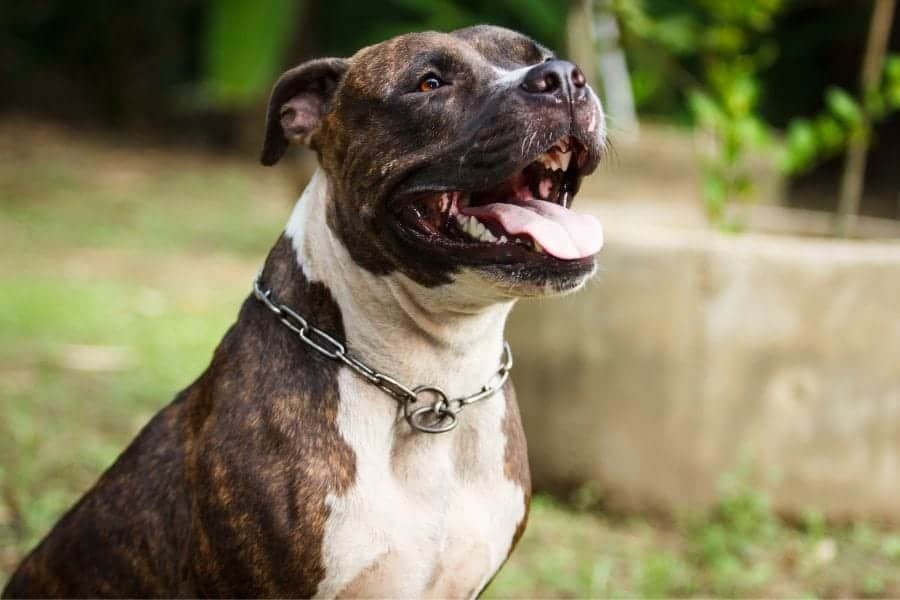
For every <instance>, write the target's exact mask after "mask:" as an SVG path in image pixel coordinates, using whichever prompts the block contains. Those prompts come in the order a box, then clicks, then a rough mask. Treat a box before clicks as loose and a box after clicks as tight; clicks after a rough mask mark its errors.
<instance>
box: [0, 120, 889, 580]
mask: <svg viewBox="0 0 900 600" xmlns="http://www.w3.org/2000/svg"><path fill="white" fill-rule="evenodd" d="M25 130H27V131H25ZM26 133H27V134H26ZM22 140H29V141H28V143H27V144H26V145H25V146H21V145H15V144H21V142H22ZM247 162H248V164H247V165H246V166H242V165H238V164H235V163H234V162H233V161H231V160H227V159H214V158H211V157H203V156H197V155H192V154H185V153H178V152H174V151H171V152H160V151H152V150H147V149H144V148H141V147H138V146H136V145H131V146H125V147H122V146H121V144H119V143H116V144H115V145H112V144H110V143H109V142H104V141H102V140H95V139H86V140H85V139H81V138H79V137H77V136H75V135H72V134H67V133H66V132H62V131H59V130H52V129H51V130H48V129H45V128H42V127H40V126H39V124H26V125H24V126H23V125H22V124H16V123H12V124H10V123H0V289H2V294H0V414H2V419H0V585H2V582H3V581H4V580H5V578H6V576H7V575H8V573H9V572H10V571H11V569H13V568H14V567H15V564H16V563H17V561H18V560H19V558H20V557H21V556H22V554H23V553H24V552H26V551H27V550H28V549H29V548H31V547H32V546H33V545H34V544H35V543H36V542H37V541H38V540H39V539H40V537H41V536H43V535H44V534H45V533H46V531H47V530H48V528H49V527H51V526H52V524H53V523H54V522H55V520H56V519H57V518H58V517H59V516H60V514H61V513H62V511H64V510H65V509H66V508H67V507H68V506H70V505H71V504H72V503H73V502H74V501H75V500H76V499H77V498H78V496H79V495H80V494H81V493H83V492H84V490H85V489H87V488H88V487H89V486H90V485H91V484H92V483H93V481H94V480H95V479H96V478H97V476H98V475H99V474H100V473H101V472H102V471H103V469H105V468H106V467H107V466H108V465H109V464H110V463H111V462H112V461H113V460H114V459H115V457H116V456H117V455H118V453H119V452H120V451H121V449H122V448H124V446H125V445H126V444H127V443H128V441H129V440H130V439H131V438H132V437H133V436H134V434H135V433H136V432H137V431H138V429H140V427H141V426H142V425H143V424H144V423H145V422H146V421H147V420H148V419H149V418H150V416H151V415H152V414H153V413H154V412H155V411H157V410H158V409H159V408H160V407H162V406H163V405H165V404H167V403H168V402H169V401H170V400H171V398H172V397H173V395H174V394H175V393H176V391H177V390H179V389H181V388H183V387H184V386H186V385H187V384H188V383H190V382H191V381H192V380H193V379H194V378H195V377H196V376H197V375H198V374H199V373H200V372H201V371H202V369H203V368H204V367H205V366H206V364H207V362H208V361H209V358H210V356H211V353H212V351H213V349H214V347H215V345H216V343H218V341H219V339H220V338H221V336H222V334H223V333H224V331H225V329H226V328H227V327H228V325H229V324H230V323H231V322H232V321H233V319H234V317H235V315H236V313H237V309H238V306H239V304H240V302H241V300H242V299H243V298H244V296H246V295H247V293H248V286H249V282H250V279H251V278H252V276H253V273H254V272H255V268H256V266H257V265H258V263H259V261H260V260H261V259H262V258H263V256H264V255H265V252H266V250H267V249H268V247H269V246H270V245H271V243H273V242H274V239H275V237H276V236H277V234H278V232H279V231H280V229H281V226H282V224H283V223H284V222H285V220H286V219H287V215H288V212H289V210H290V198H291V197H292V196H295V195H296V194H295V192H294V191H292V190H291V189H290V186H289V185H288V184H286V183H284V182H282V181H281V180H278V179H277V177H278V175H277V174H275V173H274V172H272V171H266V170H263V169H259V168H254V167H253V166H252V164H251V163H250V161H249V160H248V161H247ZM742 481H743V480H742V479H741V478H740V477H738V478H736V479H734V480H733V481H731V482H730V483H729V485H726V486H725V487H724V488H723V492H722V499H721V501H720V502H719V504H718V505H716V506H715V507H712V508H711V509H709V510H706V511H702V512H700V513H698V514H693V515H679V516H677V517H676V518H673V519H661V518H655V517H648V516H640V515H633V516H622V515H609V514H605V513H603V512H602V511H599V510H598V508H597V507H596V506H595V504H596V503H595V502H594V499H595V498H596V497H597V494H596V493H591V490H590V489H585V490H583V492H582V493H581V494H578V495H577V496H576V497H575V498H573V502H570V503H562V502H560V501H558V500H554V499H552V498H550V497H548V496H545V495H538V496H537V497H536V498H535V501H534V506H533V509H532V514H531V518H530V522H529V527H528V529H527V530H526V533H525V535H524V536H523V538H522V540H521V543H520V545H519V548H518V549H517V550H516V552H515V553H514V555H513V557H512V559H511V560H510V561H509V563H508V564H507V565H506V567H505V568H504V569H503V571H501V573H500V574H499V575H498V576H497V578H496V579H495V580H494V582H493V584H492V585H491V587H490V589H489V590H488V591H487V593H486V596H487V597H497V598H499V597H665V596H687V595H694V596H710V595H724V596H779V597H801V596H820V597H828V596H837V595H849V596H891V595H893V596H896V595H900V577H898V573H900V535H898V533H897V532H891V531H887V530H884V529H882V528H879V527H877V526H875V525H873V524H867V523H856V524H849V525H845V526H841V527H834V526H830V525H829V524H827V523H826V522H825V521H824V520H823V519H822V518H821V516H820V515H818V514H816V513H815V512H810V513H809V514H808V515H805V516H804V518H803V519H801V520H800V521H799V522H797V523H791V524H788V523H785V522H784V521H783V520H782V519H780V518H778V517H777V516H776V515H774V514H773V513H772V511H771V509H770V508H769V505H768V503H767V501H766V498H765V496H764V495H761V494H759V493H758V492H756V491H754V490H753V489H752V488H748V487H747V486H746V485H744V484H743V483H742ZM576 506H578V507H581V508H575V507H576Z"/></svg>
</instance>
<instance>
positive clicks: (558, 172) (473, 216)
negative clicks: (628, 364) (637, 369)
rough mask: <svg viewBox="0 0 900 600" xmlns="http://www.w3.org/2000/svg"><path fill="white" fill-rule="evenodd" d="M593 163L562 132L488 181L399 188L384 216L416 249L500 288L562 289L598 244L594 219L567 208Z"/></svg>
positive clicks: (577, 278) (581, 278)
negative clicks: (473, 186) (482, 185)
mask: <svg viewBox="0 0 900 600" xmlns="http://www.w3.org/2000/svg"><path fill="white" fill-rule="evenodd" d="M595 164H596V161H595V160H592V157H591V156H589V152H588V150H587V148H586V147H585V146H584V144H582V143H581V142H580V141H578V140H577V139H575V138H573V137H571V136H565V137H563V138H561V139H559V140H557V141H556V142H555V143H554V144H553V145H551V147H550V148H548V149H547V150H546V151H545V152H543V153H542V154H540V155H538V156H535V157H533V159H532V160H531V161H529V162H528V163H527V164H526V165H525V166H524V167H522V166H519V167H517V168H515V169H514V170H513V172H512V173H511V174H510V175H509V176H508V177H506V178H505V179H503V180H502V181H501V182H500V183H498V184H496V185H494V186H492V187H489V188H486V189H479V190H460V189H452V188H450V189H447V188H448V187H449V186H441V187H442V188H443V189H441V190H439V191H425V192H421V191H419V192H416V193H411V194H406V195H401V196H400V197H399V198H398V199H396V200H395V201H394V202H392V203H391V204H390V205H389V207H388V208H389V210H388V215H389V216H388V220H389V223H390V225H391V227H392V229H393V230H394V233H395V234H396V237H397V238H398V239H399V241H400V243H401V244H402V245H403V246H406V247H407V249H408V250H409V251H411V252H412V253H414V254H416V255H417V256H418V257H420V258H424V259H426V260H431V261H433V262H435V263H439V264H452V265H454V267H455V269H457V270H465V271H468V272H474V273H478V274H479V276H480V278H481V279H483V280H484V282H485V284H487V285H489V286H491V287H495V288H497V289H499V290H502V291H503V293H504V294H505V295H506V296H515V297H530V296H547V295H558V294H565V293H568V292H572V291H574V290H577V289H578V288H579V287H581V286H582V285H583V284H584V282H585V281H586V280H587V279H588V278H589V277H590V276H591V275H592V274H593V273H594V271H595V270H596V260H595V255H596V253H597V252H598V251H599V250H600V248H601V247H602V245H603V231H602V229H601V227H600V223H599V222H598V221H597V220H596V219H595V218H594V217H593V216H590V215H583V214H578V213H576V212H575V211H573V210H571V204H572V201H573V200H574V198H575V194H576V193H577V191H578V188H579V186H580V183H581V178H582V176H583V175H584V171H585V169H586V168H590V165H595Z"/></svg>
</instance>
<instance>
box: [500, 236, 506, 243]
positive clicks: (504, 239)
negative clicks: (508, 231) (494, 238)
mask: <svg viewBox="0 0 900 600" xmlns="http://www.w3.org/2000/svg"><path fill="white" fill-rule="evenodd" d="M500 243H501V244H505V243H506V236H505V235H501V236H500Z"/></svg>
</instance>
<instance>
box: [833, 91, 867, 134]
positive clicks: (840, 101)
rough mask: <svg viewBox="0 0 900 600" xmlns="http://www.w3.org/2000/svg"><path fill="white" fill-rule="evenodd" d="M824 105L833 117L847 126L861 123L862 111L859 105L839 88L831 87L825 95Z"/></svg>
mask: <svg viewBox="0 0 900 600" xmlns="http://www.w3.org/2000/svg"><path fill="white" fill-rule="evenodd" d="M825 103H826V104H827V105H828V109H829V110H830V111H831V113H832V114H833V115H835V116H836V117H838V118H839V119H840V120H842V121H844V122H845V123H847V124H849V125H853V126H856V125H860V124H861V123H862V109H861V107H860V105H859V103H858V102H857V101H856V100H855V99H854V98H853V96H851V95H850V94H848V93H847V92H845V91H844V90H842V89H841V88H837V87H832V88H829V89H828V91H827V92H826V93H825Z"/></svg>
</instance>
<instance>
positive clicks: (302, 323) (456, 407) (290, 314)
mask: <svg viewBox="0 0 900 600" xmlns="http://www.w3.org/2000/svg"><path fill="white" fill-rule="evenodd" d="M260 275H261V273H260ZM253 295H254V296H256V298H257V299H258V300H259V301H260V302H262V303H263V304H264V305H265V306H266V308H268V309H269V310H270V311H272V312H273V313H275V315H276V316H277V317H278V319H279V320H280V321H281V322H282V323H283V324H284V326H285V327H287V328H288V329H290V330H291V331H293V332H294V333H296V334H297V335H298V336H299V337H300V339H301V340H302V341H303V343H305V344H306V345H307V346H309V347H310V348H312V349H313V350H315V351H316V352H318V353H319V354H321V355H323V356H325V357H327V358H330V359H331V360H336V361H340V362H342V363H343V364H344V365H346V366H348V367H350V368H351V369H352V370H353V371H355V372H356V373H357V374H358V375H360V376H361V377H363V378H364V379H365V380H366V381H368V382H369V383H371V384H373V385H376V386H378V387H379V388H381V389H382V390H384V391H385V392H387V393H388V394H389V395H390V396H392V397H393V398H394V399H396V400H397V401H398V402H399V403H400V405H401V406H402V407H403V416H404V417H405V418H406V422H407V423H409V426H410V427H412V428H413V429H415V430H417V431H423V432H425V433H443V432H445V431H450V430H451V429H453V428H454V427H456V425H457V424H458V423H459V416H458V415H459V413H460V412H461V411H462V409H463V408H465V407H466V406H468V405H469V404H474V403H475V402H479V401H481V400H485V399H486V398H489V397H491V396H493V395H494V394H495V393H497V391H499V390H500V389H501V388H502V387H503V385H504V384H505V383H506V380H507V379H509V371H510V369H512V366H513V358H512V351H511V350H510V349H509V344H508V343H507V342H505V341H504V342H503V358H502V361H501V364H500V368H499V369H498V370H497V372H496V373H495V374H494V376H493V377H491V379H490V381H488V382H487V383H486V384H484V385H483V386H481V389H480V390H479V391H477V392H475V393H474V394H469V395H468V396H462V397H460V398H448V397H447V393H446V392H445V391H444V390H442V389H441V388H439V387H438V386H435V385H419V386H416V387H414V388H410V387H408V386H406V385H403V384H402V383H400V382H399V381H397V380H396V379H394V378H393V377H391V376H390V375H385V374H384V373H379V372H378V371H376V370H375V369H373V368H371V367H369V366H368V365H366V364H365V363H364V362H362V361H360V360H359V359H357V358H354V357H353V356H351V355H349V354H347V348H346V347H345V346H344V345H343V344H342V343H341V342H339V341H338V340H336V339H334V338H333V337H331V336H330V335H328V333H326V332H324V331H322V330H321V329H319V328H318V327H316V326H315V325H311V324H310V323H309V322H308V321H307V320H306V319H304V318H303V317H302V316H300V315H298V314H297V313H296V312H294V311H293V310H291V308H290V307H288V306H286V305H284V304H280V303H279V302H277V301H275V300H273V299H272V298H271V295H272V290H268V289H266V288H265V287H264V286H263V284H262V282H261V281H260V276H257V278H256V279H255V280H254V281H253ZM425 397H431V398H434V401H433V402H431V403H430V404H428V403H423V402H420V400H424V398H425Z"/></svg>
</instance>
